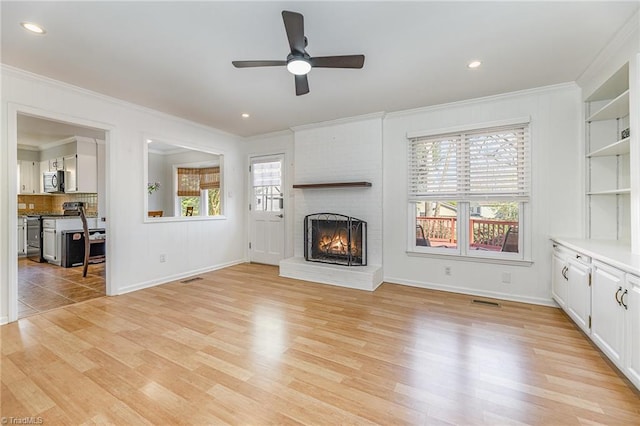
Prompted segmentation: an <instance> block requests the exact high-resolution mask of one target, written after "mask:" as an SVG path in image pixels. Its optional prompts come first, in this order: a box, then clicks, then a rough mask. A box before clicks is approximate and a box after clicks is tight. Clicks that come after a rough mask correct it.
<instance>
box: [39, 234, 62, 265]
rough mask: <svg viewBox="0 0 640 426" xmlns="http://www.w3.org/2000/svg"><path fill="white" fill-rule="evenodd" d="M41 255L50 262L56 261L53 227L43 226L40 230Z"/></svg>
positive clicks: (56, 251)
mask: <svg viewBox="0 0 640 426" xmlns="http://www.w3.org/2000/svg"><path fill="white" fill-rule="evenodd" d="M42 234H43V235H42V257H44V258H45V259H46V260H47V261H48V262H50V263H56V262H57V261H58V250H57V247H58V244H57V242H56V230H55V228H45V229H43V230H42Z"/></svg>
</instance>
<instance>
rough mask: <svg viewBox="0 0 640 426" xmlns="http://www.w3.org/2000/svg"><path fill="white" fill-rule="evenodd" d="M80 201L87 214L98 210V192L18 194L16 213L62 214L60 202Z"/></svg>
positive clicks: (95, 212)
mask: <svg viewBox="0 0 640 426" xmlns="http://www.w3.org/2000/svg"><path fill="white" fill-rule="evenodd" d="M67 201H82V202H84V203H85V206H86V211H87V213H88V214H97V212H98V194H56V195H18V214H19V215H27V214H38V213H51V214H62V213H63V210H62V203H65V202H67Z"/></svg>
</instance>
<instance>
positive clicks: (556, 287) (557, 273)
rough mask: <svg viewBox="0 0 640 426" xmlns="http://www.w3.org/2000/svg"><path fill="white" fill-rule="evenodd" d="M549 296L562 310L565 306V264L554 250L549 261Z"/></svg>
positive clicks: (562, 258)
mask: <svg viewBox="0 0 640 426" xmlns="http://www.w3.org/2000/svg"><path fill="white" fill-rule="evenodd" d="M551 265H552V267H551V268H552V274H553V275H552V276H551V295H552V296H553V298H554V299H555V301H556V302H558V304H559V305H560V307H562V308H563V309H564V308H565V307H566V305H567V290H568V289H567V283H568V281H567V279H566V278H565V267H566V262H565V260H564V257H563V256H562V255H561V253H559V252H558V251H557V250H554V252H553V257H552V259H551Z"/></svg>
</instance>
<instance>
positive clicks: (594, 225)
mask: <svg viewBox="0 0 640 426" xmlns="http://www.w3.org/2000/svg"><path fill="white" fill-rule="evenodd" d="M584 101H585V116H586V117H587V118H586V119H585V152H586V155H585V157H586V161H585V166H586V170H585V172H586V173H585V178H586V191H585V194H586V206H587V224H586V225H587V229H586V230H587V236H588V237H589V238H590V239H603V240H617V241H625V240H626V238H627V237H628V235H630V232H631V231H630V229H631V221H630V217H631V214H630V194H631V188H630V186H631V185H630V181H631V179H630V151H631V137H628V136H627V137H624V138H623V137H622V133H623V132H624V131H625V130H627V129H629V127H630V121H631V120H630V118H631V117H630V116H629V109H630V94H629V64H625V65H624V66H622V67H621V68H620V69H619V70H618V71H616V72H615V73H614V74H613V75H611V76H610V77H609V78H608V79H606V81H604V82H603V83H602V84H601V85H600V86H599V87H598V88H596V89H595V90H594V91H593V93H592V94H591V95H590V96H588V97H587V98H585V100H584ZM630 131H631V133H633V132H635V130H634V129H630ZM625 136H626V135H625ZM612 141H613V142H612Z"/></svg>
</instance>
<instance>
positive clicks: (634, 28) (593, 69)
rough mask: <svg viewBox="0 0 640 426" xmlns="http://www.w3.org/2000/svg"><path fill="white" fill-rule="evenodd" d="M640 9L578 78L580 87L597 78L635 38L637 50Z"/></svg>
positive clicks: (639, 46)
mask: <svg viewBox="0 0 640 426" xmlns="http://www.w3.org/2000/svg"><path fill="white" fill-rule="evenodd" d="M639 28H640V11H637V12H636V13H634V14H633V15H632V16H631V18H629V20H628V21H627V22H626V23H625V24H624V25H623V26H622V28H620V30H619V31H618V32H617V33H616V35H615V36H613V38H612V39H611V41H609V43H607V45H606V46H605V47H604V48H603V49H602V50H601V51H600V52H599V53H598V54H597V55H596V57H595V59H594V60H593V61H592V62H591V64H589V66H588V67H587V69H585V70H584V71H583V72H582V74H580V76H578V78H577V79H576V82H577V83H578V85H579V86H580V87H585V86H586V85H587V82H589V81H591V80H593V79H594V78H596V76H597V75H598V73H599V72H600V71H602V69H603V68H605V67H606V66H607V65H610V62H611V60H612V59H613V58H614V56H615V55H616V54H617V53H618V52H619V51H620V50H621V49H622V48H623V47H624V45H625V44H626V43H628V42H629V41H632V40H633V39H634V38H635V42H636V46H635V51H636V52H637V51H638V49H639V48H640V45H639V44H640V43H639V40H640V34H639V33H640V30H639ZM622 65H623V64H622V63H620V64H618V66H616V67H615V68H616V69H618V68H620V66H622ZM603 79H604V77H603Z"/></svg>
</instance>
